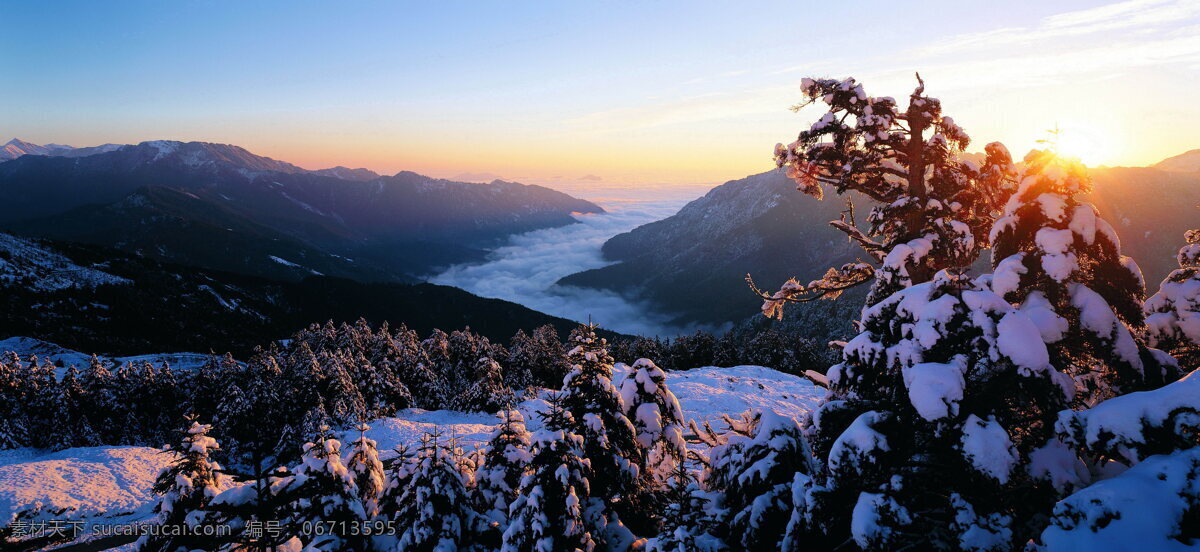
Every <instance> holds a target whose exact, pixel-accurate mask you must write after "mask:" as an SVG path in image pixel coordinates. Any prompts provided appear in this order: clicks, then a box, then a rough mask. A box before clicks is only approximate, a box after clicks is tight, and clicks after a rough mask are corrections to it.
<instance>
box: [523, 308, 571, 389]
mask: <svg viewBox="0 0 1200 552" xmlns="http://www.w3.org/2000/svg"><path fill="white" fill-rule="evenodd" d="M530 340H531V342H532V343H531V345H532V349H530V350H528V351H527V352H526V354H527V356H528V359H529V360H528V362H529V371H530V372H531V373H532V375H533V380H534V384H535V385H540V386H542V387H546V388H549V389H560V388H562V385H563V378H565V377H566V376H567V373H568V372H570V371H571V363H570V362H569V361H568V360H567V352H566V349H564V348H563V343H562V340H561V339H559V337H558V331H557V330H555V329H554V326H551V325H550V324H546V325H544V326H540V327H538V328H535V329H534V330H533V335H532V336H531V337H530Z"/></svg>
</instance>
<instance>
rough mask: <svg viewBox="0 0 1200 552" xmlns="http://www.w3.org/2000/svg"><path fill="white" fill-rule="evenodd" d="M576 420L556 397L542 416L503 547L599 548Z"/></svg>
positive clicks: (507, 550) (512, 551)
mask: <svg viewBox="0 0 1200 552" xmlns="http://www.w3.org/2000/svg"><path fill="white" fill-rule="evenodd" d="M576 425H577V424H576V422H575V421H574V420H573V419H572V417H571V413H570V412H569V411H566V410H565V409H563V408H562V404H561V403H560V402H559V401H558V400H557V399H555V400H554V401H553V402H552V403H551V405H550V410H549V411H548V412H547V413H545V414H544V415H543V416H542V426H543V428H542V429H541V430H540V431H537V432H535V433H534V434H533V439H532V446H533V459H532V460H531V461H530V471H529V472H528V473H526V474H525V476H524V477H522V479H521V486H520V489H519V491H518V493H517V499H516V501H514V502H513V503H512V506H511V507H510V509H509V523H508V528H507V529H505V530H504V535H503V546H502V547H501V552H545V551H548V550H555V551H558V550H562V551H581V552H592V551H593V550H596V549H597V542H596V541H597V539H596V538H594V537H593V535H592V533H591V529H590V526H591V524H590V523H586V522H585V520H584V511H583V508H584V503H585V502H586V501H587V500H588V499H589V498H590V496H591V492H592V491H591V487H590V485H589V476H590V475H591V469H590V463H589V462H588V461H586V460H584V459H583V437H581V436H580V435H578V434H576V433H574V432H572V430H571V428H572V427H575V426H576Z"/></svg>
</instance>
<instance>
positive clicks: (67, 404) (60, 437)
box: [49, 364, 102, 450]
mask: <svg viewBox="0 0 1200 552" xmlns="http://www.w3.org/2000/svg"><path fill="white" fill-rule="evenodd" d="M79 379H80V378H79V369H78V368H75V365H74V364H72V365H71V366H68V367H67V370H66V372H65V373H64V374H63V377H62V379H61V380H60V381H59V382H58V385H57V388H56V389H55V392H56V396H55V399H54V403H55V409H54V411H53V414H52V415H51V418H52V419H53V420H55V422H56V423H57V424H58V425H59V430H58V431H57V432H55V434H53V435H51V436H49V437H50V439H51V444H50V448H52V449H54V450H62V449H65V448H70V447H94V446H96V445H99V444H101V442H102V441H101V440H100V435H99V434H98V433H97V432H96V430H95V429H93V428H92V424H91V422H90V421H89V420H88V416H87V406H88V405H87V395H86V392H85V391H84V389H83V385H82V384H81V383H80V381H79Z"/></svg>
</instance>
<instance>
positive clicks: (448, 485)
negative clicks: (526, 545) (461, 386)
mask: <svg viewBox="0 0 1200 552" xmlns="http://www.w3.org/2000/svg"><path fill="white" fill-rule="evenodd" d="M409 470H410V471H409V473H408V474H407V479H408V481H407V484H406V485H405V486H404V488H403V489H402V491H401V493H400V495H399V497H397V498H396V499H395V501H396V505H395V514H394V515H395V517H394V518H393V520H394V521H395V522H396V526H397V527H399V528H402V530H403V533H401V534H400V536H399V538H398V539H397V541H396V543H395V546H394V548H393V549H394V550H396V551H398V552H435V551H436V552H443V551H451V550H460V549H468V548H470V547H471V546H472V545H473V544H474V542H475V541H476V539H477V538H478V535H479V534H480V533H481V532H483V531H484V530H485V527H486V525H487V521H486V519H484V518H483V516H481V515H480V514H479V513H478V512H476V511H475V509H474V508H473V506H472V504H471V495H470V492H469V490H468V481H466V480H465V478H464V474H463V473H462V471H461V470H460V469H459V455H458V452H457V451H456V450H455V447H454V444H453V442H445V441H442V437H441V435H439V434H436V433H435V434H430V435H425V436H423V437H422V439H421V447H420V448H419V449H418V450H417V454H416V457H415V459H414V460H413V464H412V466H411V468H409Z"/></svg>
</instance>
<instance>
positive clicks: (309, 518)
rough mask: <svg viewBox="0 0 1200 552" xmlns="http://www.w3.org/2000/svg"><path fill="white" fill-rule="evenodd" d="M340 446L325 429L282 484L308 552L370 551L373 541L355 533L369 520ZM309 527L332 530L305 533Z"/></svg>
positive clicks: (296, 526) (326, 428) (294, 527)
mask: <svg viewBox="0 0 1200 552" xmlns="http://www.w3.org/2000/svg"><path fill="white" fill-rule="evenodd" d="M341 446H342V444H341V442H340V441H338V440H337V439H334V438H333V437H332V436H331V435H330V434H329V427H328V426H325V427H322V428H321V433H320V435H319V437H318V438H317V439H316V441H315V442H311V443H305V445H304V454H303V455H302V456H301V458H300V465H298V466H296V467H295V468H294V469H293V470H292V473H293V474H295V475H294V476H293V477H292V479H291V480H290V481H287V482H286V483H283V484H282V485H283V486H284V490H283V491H281V492H282V493H284V494H286V495H287V496H288V497H290V498H291V500H292V501H293V505H292V510H293V513H292V516H291V518H290V521H291V523H292V525H293V530H295V529H299V530H298V531H295V532H297V533H299V534H301V540H303V541H305V542H304V549H305V550H310V551H317V550H329V551H342V550H345V551H358V552H365V551H367V550H371V542H370V538H369V537H367V536H365V535H362V534H361V532H357V531H354V529H353V528H354V527H359V526H361V523H362V522H364V521H367V519H368V518H367V514H366V512H365V511H363V505H362V501H361V500H359V490H358V485H357V484H356V483H355V481H354V474H352V473H350V471H349V470H348V469H346V465H345V464H343V463H342V456H341ZM306 525H309V526H316V525H322V526H324V527H330V528H332V529H331V530H329V531H311V532H306V531H304V529H303V528H304V527H305V526H306Z"/></svg>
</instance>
